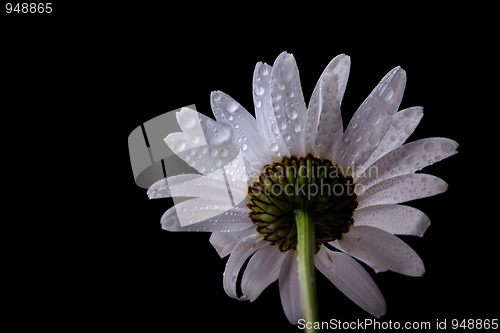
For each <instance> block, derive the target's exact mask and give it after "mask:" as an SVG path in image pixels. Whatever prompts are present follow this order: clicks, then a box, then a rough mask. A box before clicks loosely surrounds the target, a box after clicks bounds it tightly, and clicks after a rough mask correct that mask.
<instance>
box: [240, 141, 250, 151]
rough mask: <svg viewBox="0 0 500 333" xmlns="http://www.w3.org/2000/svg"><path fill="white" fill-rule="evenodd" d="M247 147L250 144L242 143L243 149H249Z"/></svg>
mask: <svg viewBox="0 0 500 333" xmlns="http://www.w3.org/2000/svg"><path fill="white" fill-rule="evenodd" d="M247 148H248V145H247V144H246V143H244V144H242V145H241V150H243V151H245V150H247Z"/></svg>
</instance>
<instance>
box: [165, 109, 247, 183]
mask: <svg viewBox="0 0 500 333" xmlns="http://www.w3.org/2000/svg"><path fill="white" fill-rule="evenodd" d="M176 117H177V121H178V122H179V124H180V126H181V128H182V130H183V132H176V133H171V134H169V135H168V136H167V137H166V138H165V142H166V144H167V145H168V147H169V148H170V149H171V150H172V151H173V152H174V153H175V154H176V155H177V156H179V157H180V158H182V159H183V160H184V161H185V162H186V163H187V164H188V165H189V166H190V167H192V168H195V169H196V170H198V171H199V172H200V173H202V174H209V173H211V172H213V171H215V170H217V169H220V168H221V167H223V166H225V165H227V164H228V163H229V162H231V161H232V160H234V159H235V158H236V156H237V155H238V153H239V152H240V149H239V148H238V147H237V146H236V145H235V144H233V142H232V140H231V138H232V136H233V131H232V129H231V126H229V125H228V124H225V123H221V122H216V121H215V120H213V119H211V118H209V117H207V116H205V115H203V114H201V113H198V112H196V111H195V110H192V109H189V108H182V109H181V111H179V112H177V113H176ZM167 171H168V170H167Z"/></svg>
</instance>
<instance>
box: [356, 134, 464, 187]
mask: <svg viewBox="0 0 500 333" xmlns="http://www.w3.org/2000/svg"><path fill="white" fill-rule="evenodd" d="M457 147H458V143H456V142H455V141H453V140H450V139H446V138H427V139H422V140H417V141H413V142H410V143H407V144H405V145H403V146H401V147H399V148H397V149H394V150H393V151H391V152H390V153H388V154H386V155H384V156H383V157H381V158H380V159H379V160H378V161H377V162H375V163H374V164H373V165H372V166H371V167H370V168H368V170H367V171H365V173H364V174H363V175H362V176H361V177H359V178H358V180H357V181H356V183H358V184H363V186H365V187H366V188H369V187H370V186H372V185H374V184H377V183H380V182H381V181H383V180H386V179H388V178H391V177H395V176H399V175H404V174H409V173H413V172H415V171H418V170H421V169H422V168H425V167H426V166H428V165H431V164H433V163H435V162H439V161H441V160H443V159H445V158H447V157H449V156H452V155H454V154H456V153H457V151H456V148H457Z"/></svg>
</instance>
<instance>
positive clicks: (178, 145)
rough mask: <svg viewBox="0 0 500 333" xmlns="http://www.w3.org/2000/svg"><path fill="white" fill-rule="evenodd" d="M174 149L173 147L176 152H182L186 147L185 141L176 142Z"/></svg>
mask: <svg viewBox="0 0 500 333" xmlns="http://www.w3.org/2000/svg"><path fill="white" fill-rule="evenodd" d="M174 147H175V150H176V151H182V150H184V148H185V147H186V141H184V140H178V141H177V142H176V143H175V145H174Z"/></svg>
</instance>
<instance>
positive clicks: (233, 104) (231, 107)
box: [226, 101, 239, 113]
mask: <svg viewBox="0 0 500 333" xmlns="http://www.w3.org/2000/svg"><path fill="white" fill-rule="evenodd" d="M238 106H239V105H238V103H237V102H236V101H231V102H229V104H228V105H227V108H226V110H227V111H228V112H231V113H233V112H235V111H236V110H238Z"/></svg>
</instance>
